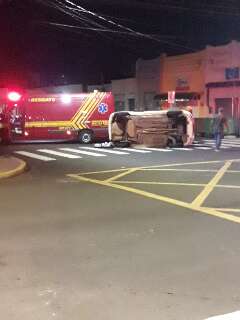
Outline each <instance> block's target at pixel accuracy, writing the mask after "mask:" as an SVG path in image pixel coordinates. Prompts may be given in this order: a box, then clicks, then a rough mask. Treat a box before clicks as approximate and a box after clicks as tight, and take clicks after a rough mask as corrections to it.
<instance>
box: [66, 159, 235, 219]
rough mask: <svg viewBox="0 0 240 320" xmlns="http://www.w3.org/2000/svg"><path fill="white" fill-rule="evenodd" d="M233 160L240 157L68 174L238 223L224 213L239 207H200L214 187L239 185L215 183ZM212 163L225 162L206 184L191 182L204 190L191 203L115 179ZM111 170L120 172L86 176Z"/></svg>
mask: <svg viewBox="0 0 240 320" xmlns="http://www.w3.org/2000/svg"><path fill="white" fill-rule="evenodd" d="M233 162H240V159H232V160H219V161H202V162H190V163H180V164H176V163H174V164H167V165H155V166H151V167H150V166H149V167H138V168H136V167H135V168H121V169H113V170H105V171H94V172H85V173H82V174H80V175H79V174H69V175H68V176H69V177H71V178H74V179H77V180H79V181H82V182H89V183H94V184H98V185H101V186H105V187H110V188H114V189H119V190H122V191H126V192H131V193H134V194H137V195H139V196H143V197H146V198H150V199H154V200H159V201H162V202H165V203H168V204H171V205H176V206H179V207H182V208H186V209H189V210H192V211H197V212H201V213H204V214H208V215H211V216H215V217H218V218H221V219H225V220H228V221H231V222H235V223H240V217H237V216H234V215H232V214H229V213H225V212H239V211H240V209H226V210H225V209H216V208H207V207H201V204H202V201H204V200H205V199H206V198H207V196H208V195H209V194H210V192H211V191H212V190H213V189H214V188H215V187H220V188H225V187H226V188H239V187H240V186H228V185H217V183H218V182H219V181H220V179H221V178H222V177H223V175H224V174H225V173H226V171H227V170H228V168H229V167H230V165H231V164H232V163H233ZM213 163H225V164H224V166H223V167H222V168H221V169H220V170H218V171H217V174H216V175H215V177H214V178H213V179H212V180H211V181H210V182H209V183H208V184H206V185H201V184H192V185H195V186H205V188H204V190H203V191H202V192H201V193H200V195H199V196H198V197H197V198H196V199H195V201H194V202H193V203H186V202H183V201H180V200H176V199H172V198H169V197H165V196H162V195H157V194H154V193H151V192H146V191H143V190H139V189H135V188H131V187H127V186H124V185H121V184H119V183H124V182H125V183H126V182H127V181H117V179H118V178H120V177H123V176H126V175H128V174H130V173H132V172H135V171H138V170H143V169H146V168H168V167H175V166H186V165H198V164H213ZM189 170H191V169H189ZM229 171H230V170H229ZM111 172H121V173H119V174H118V175H116V176H114V177H112V178H110V179H107V180H104V181H103V180H96V179H90V178H87V177H86V175H91V174H101V173H111ZM214 172H216V171H214ZM230 172H234V170H231V171H230ZM237 172H239V171H237ZM129 183H134V181H129ZM137 183H138V184H139V183H144V182H141V181H137ZM145 183H146V182H145ZM147 183H148V182H147ZM158 184H165V183H161V182H160V183H158ZM166 184H168V185H169V183H166ZM170 185H171V184H170ZM176 185H186V184H185V183H183V184H181V183H176ZM188 185H190V184H188ZM200 196H201V199H200ZM197 199H198V200H199V201H198V202H197V201H196V200H197ZM195 202H196V203H195ZM199 203H200V204H199ZM224 211H225V212H224Z"/></svg>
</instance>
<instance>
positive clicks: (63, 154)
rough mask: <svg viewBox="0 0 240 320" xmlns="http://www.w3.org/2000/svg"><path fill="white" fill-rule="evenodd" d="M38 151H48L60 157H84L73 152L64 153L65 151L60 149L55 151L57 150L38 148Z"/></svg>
mask: <svg viewBox="0 0 240 320" xmlns="http://www.w3.org/2000/svg"><path fill="white" fill-rule="evenodd" d="M37 151H39V152H44V153H47V154H52V155H54V156H58V157H63V158H69V159H80V158H82V157H80V156H76V155H73V154H68V153H63V152H60V151H55V150H50V149H38V150H37Z"/></svg>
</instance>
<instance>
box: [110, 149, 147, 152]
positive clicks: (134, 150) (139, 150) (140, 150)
mask: <svg viewBox="0 0 240 320" xmlns="http://www.w3.org/2000/svg"><path fill="white" fill-rule="evenodd" d="M114 150H123V149H122V148H114ZM127 151H128V152H136V153H151V151H149V150H143V149H134V148H128V149H127Z"/></svg>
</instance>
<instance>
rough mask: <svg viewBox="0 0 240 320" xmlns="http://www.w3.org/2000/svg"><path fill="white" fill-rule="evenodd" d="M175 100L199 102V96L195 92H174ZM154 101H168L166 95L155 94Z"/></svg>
mask: <svg viewBox="0 0 240 320" xmlns="http://www.w3.org/2000/svg"><path fill="white" fill-rule="evenodd" d="M175 99H176V100H199V99H200V94H199V93H197V92H176V94H175ZM154 100H168V93H161V94H157V95H156V96H155V97H154Z"/></svg>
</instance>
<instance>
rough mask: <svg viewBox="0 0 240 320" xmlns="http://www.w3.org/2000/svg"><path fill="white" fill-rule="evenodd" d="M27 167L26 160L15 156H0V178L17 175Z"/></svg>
mask: <svg viewBox="0 0 240 320" xmlns="http://www.w3.org/2000/svg"><path fill="white" fill-rule="evenodd" d="M25 169H26V162H24V161H23V160H20V159H18V158H14V157H6V156H0V179H2V178H9V177H13V176H16V175H18V174H20V173H22V172H24V171H25Z"/></svg>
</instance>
